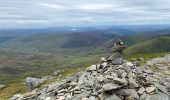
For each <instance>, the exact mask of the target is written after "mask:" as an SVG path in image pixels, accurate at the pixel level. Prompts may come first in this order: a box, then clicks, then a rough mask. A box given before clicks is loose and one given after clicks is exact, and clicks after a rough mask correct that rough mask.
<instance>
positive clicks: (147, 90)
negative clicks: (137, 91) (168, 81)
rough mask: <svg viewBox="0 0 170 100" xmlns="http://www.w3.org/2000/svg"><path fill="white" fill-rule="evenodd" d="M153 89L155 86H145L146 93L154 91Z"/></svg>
mask: <svg viewBox="0 0 170 100" xmlns="http://www.w3.org/2000/svg"><path fill="white" fill-rule="evenodd" d="M155 89H156V87H155V86H150V87H147V88H146V93H151V92H154V91H155Z"/></svg>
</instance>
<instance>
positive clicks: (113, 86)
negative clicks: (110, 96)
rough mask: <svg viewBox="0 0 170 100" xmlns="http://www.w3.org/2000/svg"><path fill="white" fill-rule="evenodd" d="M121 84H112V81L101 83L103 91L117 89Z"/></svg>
mask: <svg viewBox="0 0 170 100" xmlns="http://www.w3.org/2000/svg"><path fill="white" fill-rule="evenodd" d="M121 87H122V86H120V85H117V84H113V83H107V84H104V85H103V87H102V88H103V90H104V91H106V92H107V91H113V90H117V89H120V88H121Z"/></svg>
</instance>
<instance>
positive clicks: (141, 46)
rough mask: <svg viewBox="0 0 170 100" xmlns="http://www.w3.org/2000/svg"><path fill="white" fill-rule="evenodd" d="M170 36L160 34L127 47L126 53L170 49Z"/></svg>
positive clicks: (166, 50) (156, 51)
mask: <svg viewBox="0 0 170 100" xmlns="http://www.w3.org/2000/svg"><path fill="white" fill-rule="evenodd" d="M169 44H170V37H166V36H158V37H155V38H153V39H150V40H147V41H144V42H141V43H137V44H135V45H132V46H130V47H129V48H127V49H126V51H125V54H142V53H143V54H145V53H159V52H169V51H170V45H169Z"/></svg>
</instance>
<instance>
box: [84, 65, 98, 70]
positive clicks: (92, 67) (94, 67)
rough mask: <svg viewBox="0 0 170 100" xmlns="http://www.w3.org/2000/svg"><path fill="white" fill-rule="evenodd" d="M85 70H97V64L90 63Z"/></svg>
mask: <svg viewBox="0 0 170 100" xmlns="http://www.w3.org/2000/svg"><path fill="white" fill-rule="evenodd" d="M86 70H87V71H96V70H97V66H96V65H91V66H90V67H88V68H87V69H86Z"/></svg>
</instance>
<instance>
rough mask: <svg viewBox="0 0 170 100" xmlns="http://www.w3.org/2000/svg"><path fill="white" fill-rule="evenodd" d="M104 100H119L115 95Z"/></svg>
mask: <svg viewBox="0 0 170 100" xmlns="http://www.w3.org/2000/svg"><path fill="white" fill-rule="evenodd" d="M105 100H121V99H120V98H119V97H118V96H116V95H115V94H113V95H111V96H109V97H106V98H105Z"/></svg>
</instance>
